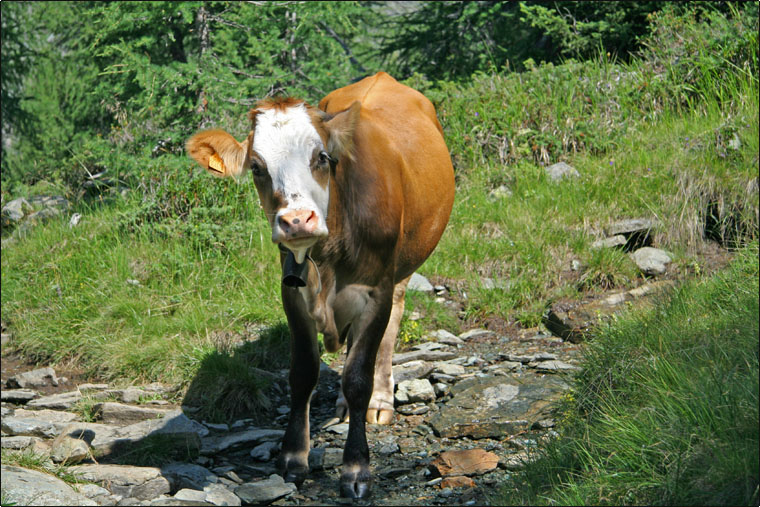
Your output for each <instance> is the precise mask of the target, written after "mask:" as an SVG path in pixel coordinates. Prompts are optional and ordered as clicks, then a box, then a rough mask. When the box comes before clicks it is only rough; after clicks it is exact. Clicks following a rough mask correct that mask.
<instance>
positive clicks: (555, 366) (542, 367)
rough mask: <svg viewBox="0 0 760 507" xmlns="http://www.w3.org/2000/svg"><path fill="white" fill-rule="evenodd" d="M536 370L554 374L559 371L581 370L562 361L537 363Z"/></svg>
mask: <svg viewBox="0 0 760 507" xmlns="http://www.w3.org/2000/svg"><path fill="white" fill-rule="evenodd" d="M534 367H535V368H536V370H538V371H542V372H547V373H553V372H557V371H578V370H580V368H578V367H577V366H573V365H571V364H567V363H565V362H562V361H542V362H540V363H535V366H534Z"/></svg>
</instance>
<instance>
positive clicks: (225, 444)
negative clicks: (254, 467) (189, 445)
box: [201, 428, 285, 456]
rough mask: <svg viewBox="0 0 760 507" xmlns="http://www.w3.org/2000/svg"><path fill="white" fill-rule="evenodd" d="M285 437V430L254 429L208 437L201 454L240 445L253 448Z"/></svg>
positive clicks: (208, 453) (205, 439) (202, 443)
mask: <svg viewBox="0 0 760 507" xmlns="http://www.w3.org/2000/svg"><path fill="white" fill-rule="evenodd" d="M207 431H208V430H207ZM284 435H285V431H284V430H277V429H266V428H254V429H250V430H247V431H242V432H237V433H231V434H229V435H222V436H213V437H207V438H204V439H203V440H202V442H201V454H203V455H206V456H208V455H211V454H216V453H218V452H221V451H223V450H225V449H229V448H231V447H234V446H238V445H249V446H252V445H256V444H259V443H261V442H268V441H273V440H275V441H279V440H282V437H283V436H284Z"/></svg>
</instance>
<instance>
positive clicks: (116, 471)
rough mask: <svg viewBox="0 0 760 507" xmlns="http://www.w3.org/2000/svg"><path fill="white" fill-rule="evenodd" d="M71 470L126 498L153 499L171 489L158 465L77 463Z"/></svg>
mask: <svg viewBox="0 0 760 507" xmlns="http://www.w3.org/2000/svg"><path fill="white" fill-rule="evenodd" d="M69 471H70V472H71V473H74V474H77V475H79V476H80V477H81V478H82V479H84V480H86V481H90V482H94V483H97V484H100V485H101V486H103V487H105V488H106V489H108V490H109V491H111V493H114V494H117V495H121V496H123V497H125V498H137V499H139V500H152V499H154V498H156V497H157V496H159V495H162V494H165V493H169V491H170V490H171V487H170V484H169V481H168V480H167V479H166V478H165V477H164V476H163V475H162V474H161V469H160V468H156V467H134V466H128V465H75V466H73V467H70V468H69Z"/></svg>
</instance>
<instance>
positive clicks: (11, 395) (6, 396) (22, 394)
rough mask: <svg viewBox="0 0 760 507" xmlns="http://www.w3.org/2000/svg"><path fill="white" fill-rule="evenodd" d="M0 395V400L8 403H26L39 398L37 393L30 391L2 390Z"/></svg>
mask: <svg viewBox="0 0 760 507" xmlns="http://www.w3.org/2000/svg"><path fill="white" fill-rule="evenodd" d="M0 395H1V396H2V397H0V400H2V401H7V402H8V403H26V402H28V401H30V400H33V399H34V398H36V397H37V396H39V394H37V391H33V390H31V389H3V390H2V392H0Z"/></svg>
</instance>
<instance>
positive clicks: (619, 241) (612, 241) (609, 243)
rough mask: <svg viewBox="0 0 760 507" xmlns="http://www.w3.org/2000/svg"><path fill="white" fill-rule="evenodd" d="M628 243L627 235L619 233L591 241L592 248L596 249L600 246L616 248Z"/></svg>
mask: <svg viewBox="0 0 760 507" xmlns="http://www.w3.org/2000/svg"><path fill="white" fill-rule="evenodd" d="M626 243H627V240H626V239H625V236H623V235H622V234H618V235H616V236H611V237H609V238H604V239H599V240H596V241H594V242H593V243H591V248H593V249H595V250H596V249H599V248H615V247H616V246H625V244H626ZM575 271H577V269H576V270H575Z"/></svg>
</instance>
